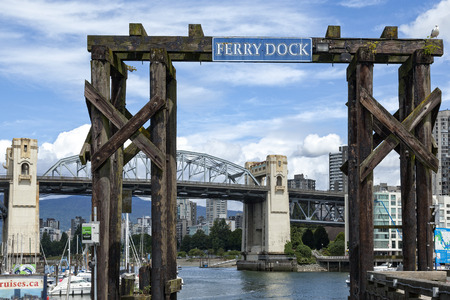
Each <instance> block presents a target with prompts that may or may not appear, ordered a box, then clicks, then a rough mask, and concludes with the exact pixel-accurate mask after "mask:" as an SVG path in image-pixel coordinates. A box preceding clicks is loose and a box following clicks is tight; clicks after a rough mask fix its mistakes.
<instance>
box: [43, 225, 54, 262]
mask: <svg viewBox="0 0 450 300" xmlns="http://www.w3.org/2000/svg"><path fill="white" fill-rule="evenodd" d="M41 246H42V249H43V251H44V254H45V256H47V257H49V256H51V255H52V241H51V240H50V235H49V234H48V233H47V232H46V231H44V233H43V234H42V239H41Z"/></svg>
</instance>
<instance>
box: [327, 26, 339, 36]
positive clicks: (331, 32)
mask: <svg viewBox="0 0 450 300" xmlns="http://www.w3.org/2000/svg"><path fill="white" fill-rule="evenodd" d="M325 37H326V38H333V39H338V38H340V37H341V26H333V25H328V28H327V33H326V34H325Z"/></svg>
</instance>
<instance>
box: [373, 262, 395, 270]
mask: <svg viewBox="0 0 450 300" xmlns="http://www.w3.org/2000/svg"><path fill="white" fill-rule="evenodd" d="M373 270H374V271H376V272H386V271H397V268H396V267H393V266H392V264H390V263H384V264H382V265H379V266H374V267H373Z"/></svg>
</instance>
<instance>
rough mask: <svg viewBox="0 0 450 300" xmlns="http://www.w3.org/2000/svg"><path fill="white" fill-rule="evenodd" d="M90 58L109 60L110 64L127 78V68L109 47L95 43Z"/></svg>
mask: <svg viewBox="0 0 450 300" xmlns="http://www.w3.org/2000/svg"><path fill="white" fill-rule="evenodd" d="M91 56H92V59H96V60H103V61H107V62H109V64H110V66H111V67H113V68H114V69H116V71H117V72H119V73H120V74H121V75H122V76H123V77H125V78H127V75H128V70H127V67H126V65H125V64H124V63H123V62H122V59H120V58H119V57H118V56H117V55H116V54H115V53H114V52H113V51H112V50H111V49H110V48H108V47H106V46H103V45H95V46H93V47H92V50H91Z"/></svg>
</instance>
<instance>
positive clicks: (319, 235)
mask: <svg viewBox="0 0 450 300" xmlns="http://www.w3.org/2000/svg"><path fill="white" fill-rule="evenodd" d="M329 243H330V239H329V238H328V233H327V231H326V230H325V228H324V227H323V226H319V227H317V229H316V231H314V246H315V248H316V249H317V250H320V249H322V248H324V247H327V246H328V244H329Z"/></svg>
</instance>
